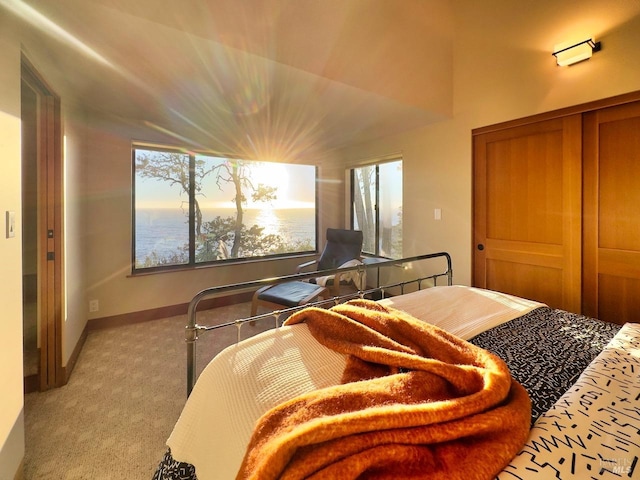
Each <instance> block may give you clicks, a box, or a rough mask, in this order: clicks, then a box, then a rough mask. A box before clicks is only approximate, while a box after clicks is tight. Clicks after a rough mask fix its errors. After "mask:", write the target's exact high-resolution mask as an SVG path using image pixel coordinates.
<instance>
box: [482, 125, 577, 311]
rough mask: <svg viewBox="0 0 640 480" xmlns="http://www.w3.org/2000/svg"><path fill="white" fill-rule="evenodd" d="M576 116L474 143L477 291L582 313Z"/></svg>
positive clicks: (492, 134) (493, 134)
mask: <svg viewBox="0 0 640 480" xmlns="http://www.w3.org/2000/svg"><path fill="white" fill-rule="evenodd" d="M581 129H582V119H581V115H570V116H566V117H562V118H556V119H551V120H545V121H540V122H537V123H533V124H529V125H524V126H516V127H512V128H508V129H504V130H499V131H494V132H488V133H481V134H479V135H477V136H475V138H474V172H473V174H474V205H473V212H474V218H473V221H474V256H473V282H474V285H475V286H478V287H482V288H488V289H491V290H498V291H501V292H505V293H511V294H515V295H519V296H522V297H525V298H530V299H533V300H538V301H541V302H544V303H546V304H548V305H549V306H551V307H554V308H563V309H565V310H568V311H574V312H579V311H580V308H581V299H580V295H581V277H580V270H581V183H582V168H581V149H582V142H581Z"/></svg>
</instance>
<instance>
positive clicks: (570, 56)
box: [553, 38, 601, 67]
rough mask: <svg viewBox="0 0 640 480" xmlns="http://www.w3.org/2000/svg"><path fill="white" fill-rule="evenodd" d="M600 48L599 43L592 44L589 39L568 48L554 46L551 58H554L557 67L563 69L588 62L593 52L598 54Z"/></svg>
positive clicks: (591, 40)
mask: <svg viewBox="0 0 640 480" xmlns="http://www.w3.org/2000/svg"><path fill="white" fill-rule="evenodd" d="M600 48H601V45H600V42H594V41H593V39H591V38H589V39H587V40H583V41H582V42H578V43H575V44H573V45H570V46H568V47H567V46H562V45H556V47H555V49H554V52H553V56H554V57H556V62H557V64H558V65H559V66H561V67H565V66H568V65H573V64H574V63H578V62H582V61H583V60H589V59H590V58H591V55H593V52H599V51H600Z"/></svg>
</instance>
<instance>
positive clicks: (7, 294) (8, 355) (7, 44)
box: [0, 19, 24, 478]
mask: <svg viewBox="0 0 640 480" xmlns="http://www.w3.org/2000/svg"><path fill="white" fill-rule="evenodd" d="M10 30H11V29H9V28H6V25H4V24H3V22H2V20H1V19H0V85H2V88H1V89H0V161H1V162H2V175H0V223H1V228H0V271H1V272H2V288H0V305H2V309H1V310H0V338H1V339H2V348H0V392H1V393H0V478H4V474H5V472H7V473H8V474H9V475H10V476H8V477H6V478H13V474H14V472H16V471H17V469H18V465H19V464H20V462H21V460H22V456H23V455H24V422H23V417H22V408H23V394H22V261H21V259H22V248H21V237H22V234H21V223H20V210H21V206H20V205H21V200H20V190H21V186H20V43H19V42H18V41H16V40H15V39H14V37H13V35H12V34H11V32H10ZM6 211H13V212H15V215H16V230H15V233H16V235H15V237H14V238H7V237H6V234H5V212H6Z"/></svg>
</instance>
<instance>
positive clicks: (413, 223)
mask: <svg viewBox="0 0 640 480" xmlns="http://www.w3.org/2000/svg"><path fill="white" fill-rule="evenodd" d="M454 3H455V4H456V9H455V10H456V17H457V18H456V26H455V31H456V37H455V47H454V108H453V111H454V114H453V117H452V118H451V119H450V120H448V121H444V122H440V123H438V124H436V125H433V126H430V127H427V128H423V129H419V130H415V131H412V132H409V133H405V134H401V135H396V136H393V137H386V138H382V139H380V140H377V141H375V142H371V143H368V144H366V145H357V146H353V147H350V148H347V149H344V150H343V151H341V152H339V154H338V155H337V156H336V158H335V160H336V161H337V162H344V163H345V164H347V165H352V164H354V163H357V161H358V159H361V158H367V157H375V156H384V155H387V154H389V153H393V152H397V151H402V153H403V157H404V211H403V215H404V240H403V241H404V247H405V251H404V254H405V255H415V254H421V253H428V252H432V251H439V250H446V251H448V252H450V253H451V255H452V257H453V267H454V282H455V283H460V284H470V282H471V254H472V245H471V238H472V237H471V234H472V231H471V229H472V225H471V208H472V205H471V203H472V201H471V200H472V199H471V193H472V192H471V189H472V181H471V180H472V176H471V174H472V172H471V146H472V142H471V130H472V129H474V128H477V127H481V126H485V125H491V124H494V123H498V122H502V121H507V120H512V119H516V118H520V117H526V116H529V115H533V114H536V113H541V112H546V111H550V110H554V109H559V108H562V107H567V106H571V105H576V104H580V103H586V102H589V101H593V100H597V99H601V98H606V97H610V96H615V95H618V94H622V93H626V92H631V91H635V90H640V48H638V46H639V45H640V16H638V14H640V2H622V1H618V2H595V1H583V2H580V3H579V4H578V3H576V2H554V1H550V0H545V1H538V2H526V3H524V2H504V1H500V0H488V1H482V2H467V1H462V0H461V1H456V2H454ZM576 6H578V8H571V7H576ZM622 6H624V7H625V8H626V10H625V9H622V8H621V7H622ZM621 10H624V11H625V12H627V13H628V12H629V11H632V12H635V17H633V18H631V19H630V18H623V16H622V12H621ZM523 16H525V17H527V18H530V19H531V21H530V22H527V21H526V20H525V21H523ZM480 19H482V21H480ZM584 31H586V32H592V34H593V35H594V36H595V38H596V39H597V40H601V41H602V51H601V52H598V53H596V54H595V55H594V56H593V58H591V59H590V60H589V61H587V62H583V63H581V64H578V65H574V66H572V67H564V68H561V67H558V66H556V64H555V61H554V58H553V56H552V55H551V52H552V50H553V46H554V45H555V44H556V43H560V42H562V41H564V40H565V39H566V38H570V37H571V36H573V35H575V34H576V33H577V34H579V33H581V32H584ZM425 88H427V86H425ZM434 208H441V209H442V220H440V221H436V220H434V215H433V211H434Z"/></svg>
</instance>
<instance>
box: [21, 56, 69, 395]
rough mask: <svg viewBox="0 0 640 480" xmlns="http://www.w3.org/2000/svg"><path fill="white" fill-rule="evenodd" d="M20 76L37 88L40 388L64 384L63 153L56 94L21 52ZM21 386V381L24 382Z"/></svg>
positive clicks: (59, 111) (31, 86)
mask: <svg viewBox="0 0 640 480" xmlns="http://www.w3.org/2000/svg"><path fill="white" fill-rule="evenodd" d="M21 76H22V80H23V81H24V82H26V83H27V84H28V85H29V87H30V88H31V89H33V90H34V91H35V92H37V96H38V108H37V111H38V113H37V125H38V126H37V128H38V135H37V137H38V139H37V143H38V145H37V152H38V153H37V157H38V159H37V165H38V166H37V168H38V174H37V183H38V185H37V190H38V193H37V196H38V200H37V202H38V207H37V208H38V226H37V236H38V242H37V243H38V247H37V256H38V260H37V264H38V285H37V292H38V293H37V297H38V300H37V301H38V311H39V312H40V327H39V334H40V369H39V377H40V378H39V382H38V383H39V385H38V386H39V389H40V390H47V389H49V388H54V387H59V386H62V385H64V383H65V378H64V370H63V368H62V315H63V306H64V302H63V300H64V271H63V268H64V248H63V247H64V241H63V240H64V231H63V225H64V224H63V199H64V194H63V192H64V190H63V152H62V126H61V125H62V121H61V110H60V97H59V96H57V95H56V94H55V93H54V92H53V90H52V89H51V88H50V87H49V85H48V84H47V82H46V81H45V80H44V79H43V78H42V76H41V75H40V74H39V73H38V72H37V70H36V69H35V68H34V66H33V65H32V63H31V62H30V61H29V60H28V59H27V58H26V57H25V56H24V55H22V58H21ZM25 385H26V384H25Z"/></svg>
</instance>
